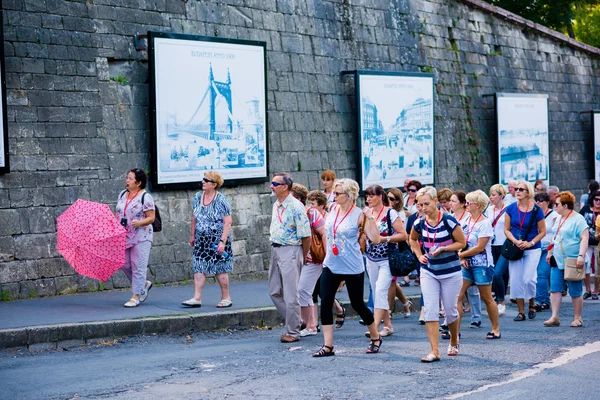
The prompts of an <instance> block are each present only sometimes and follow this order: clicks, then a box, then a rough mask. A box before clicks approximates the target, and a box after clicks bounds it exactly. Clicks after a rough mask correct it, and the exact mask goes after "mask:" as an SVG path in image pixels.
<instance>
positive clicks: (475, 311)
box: [467, 285, 481, 322]
mask: <svg viewBox="0 0 600 400" xmlns="http://www.w3.org/2000/svg"><path fill="white" fill-rule="evenodd" d="M467 294H468V295H469V303H470V304H471V322H481V296H480V295H479V289H478V288H477V286H475V285H471V286H469V288H468V289H467Z"/></svg>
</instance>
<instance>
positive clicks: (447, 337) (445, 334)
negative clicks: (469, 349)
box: [442, 331, 462, 340]
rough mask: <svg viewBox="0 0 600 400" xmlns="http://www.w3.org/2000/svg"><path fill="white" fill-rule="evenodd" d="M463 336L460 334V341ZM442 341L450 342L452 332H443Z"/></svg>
mask: <svg viewBox="0 0 600 400" xmlns="http://www.w3.org/2000/svg"><path fill="white" fill-rule="evenodd" d="M461 336H462V335H461V333H460V332H458V338H459V339H460V338H461ZM442 339H444V340H450V331H444V332H442Z"/></svg>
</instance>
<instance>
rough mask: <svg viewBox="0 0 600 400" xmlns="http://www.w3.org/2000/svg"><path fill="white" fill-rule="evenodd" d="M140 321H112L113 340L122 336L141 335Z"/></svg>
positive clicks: (141, 324)
mask: <svg viewBox="0 0 600 400" xmlns="http://www.w3.org/2000/svg"><path fill="white" fill-rule="evenodd" d="M143 324H144V321H143V320H142V319H135V320H134V319H125V320H120V321H114V322H113V324H112V329H111V330H112V335H113V337H115V338H118V337H122V336H134V335H141V334H142V333H143Z"/></svg>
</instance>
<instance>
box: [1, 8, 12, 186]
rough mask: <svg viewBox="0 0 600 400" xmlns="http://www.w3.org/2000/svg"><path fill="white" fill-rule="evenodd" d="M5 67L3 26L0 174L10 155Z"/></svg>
mask: <svg viewBox="0 0 600 400" xmlns="http://www.w3.org/2000/svg"><path fill="white" fill-rule="evenodd" d="M2 18H3V12H2V10H0V20H2ZM5 71H6V68H5V64H4V28H2V29H0V87H1V89H0V90H1V97H0V103H1V104H0V112H1V114H0V119H2V121H1V123H0V129H2V137H1V138H0V174H7V173H9V172H10V157H9V154H8V119H7V116H8V114H7V111H6V73H5Z"/></svg>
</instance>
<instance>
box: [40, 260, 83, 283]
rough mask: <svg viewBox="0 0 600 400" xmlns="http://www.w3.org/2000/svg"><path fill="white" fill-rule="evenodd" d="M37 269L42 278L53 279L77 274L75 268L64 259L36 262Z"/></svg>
mask: <svg viewBox="0 0 600 400" xmlns="http://www.w3.org/2000/svg"><path fill="white" fill-rule="evenodd" d="M36 267H37V273H38V276H39V277H40V278H52V277H57V276H64V275H73V274H74V273H75V270H74V269H73V267H71V266H70V265H69V263H68V262H67V260H65V259H64V258H62V257H60V258H45V259H41V260H36Z"/></svg>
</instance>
